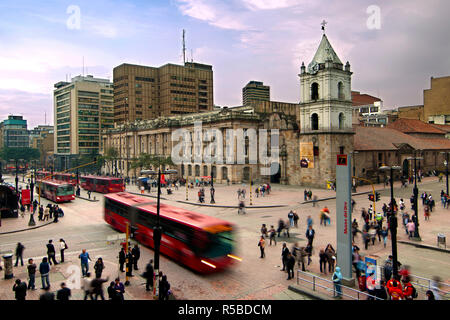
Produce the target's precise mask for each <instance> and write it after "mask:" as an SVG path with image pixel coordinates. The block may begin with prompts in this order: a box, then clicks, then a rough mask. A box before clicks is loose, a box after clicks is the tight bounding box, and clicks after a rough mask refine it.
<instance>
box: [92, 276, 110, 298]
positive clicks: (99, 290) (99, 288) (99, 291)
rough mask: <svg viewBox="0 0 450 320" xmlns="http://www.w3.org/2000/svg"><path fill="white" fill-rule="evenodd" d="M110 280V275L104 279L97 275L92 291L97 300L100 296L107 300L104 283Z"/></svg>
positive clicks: (93, 281)
mask: <svg viewBox="0 0 450 320" xmlns="http://www.w3.org/2000/svg"><path fill="white" fill-rule="evenodd" d="M108 281H109V277H106V279H102V278H101V277H96V278H95V279H93V280H92V282H91V287H92V293H93V295H94V300H97V299H98V297H99V296H100V298H101V299H102V300H105V296H104V294H103V283H105V282H108Z"/></svg>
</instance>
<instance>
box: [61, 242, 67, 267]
mask: <svg viewBox="0 0 450 320" xmlns="http://www.w3.org/2000/svg"><path fill="white" fill-rule="evenodd" d="M67 248H68V247H67V243H66V241H64V239H63V238H61V239H59V252H60V254H61V263H63V262H64V251H65V250H66V249H67Z"/></svg>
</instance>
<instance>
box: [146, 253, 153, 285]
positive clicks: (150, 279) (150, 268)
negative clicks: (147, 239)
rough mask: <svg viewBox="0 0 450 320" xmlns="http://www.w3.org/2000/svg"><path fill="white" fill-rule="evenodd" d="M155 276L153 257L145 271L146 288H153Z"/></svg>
mask: <svg viewBox="0 0 450 320" xmlns="http://www.w3.org/2000/svg"><path fill="white" fill-rule="evenodd" d="M153 277H154V270H153V259H151V260H150V261H149V263H147V266H146V267H145V272H144V278H145V280H146V282H145V290H146V291H150V287H151V288H152V289H151V290H153Z"/></svg>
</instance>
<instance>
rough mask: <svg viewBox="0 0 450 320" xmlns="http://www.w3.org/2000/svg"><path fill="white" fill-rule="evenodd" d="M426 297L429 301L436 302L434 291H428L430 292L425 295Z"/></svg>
mask: <svg viewBox="0 0 450 320" xmlns="http://www.w3.org/2000/svg"><path fill="white" fill-rule="evenodd" d="M425 295H426V296H427V300H436V299H435V298H434V294H433V291H431V290H428V291H427V292H426V293H425Z"/></svg>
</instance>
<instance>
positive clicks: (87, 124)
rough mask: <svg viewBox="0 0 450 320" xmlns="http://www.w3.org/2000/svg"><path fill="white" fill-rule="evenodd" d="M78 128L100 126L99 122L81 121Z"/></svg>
mask: <svg viewBox="0 0 450 320" xmlns="http://www.w3.org/2000/svg"><path fill="white" fill-rule="evenodd" d="M78 128H98V123H79V124H78Z"/></svg>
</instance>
